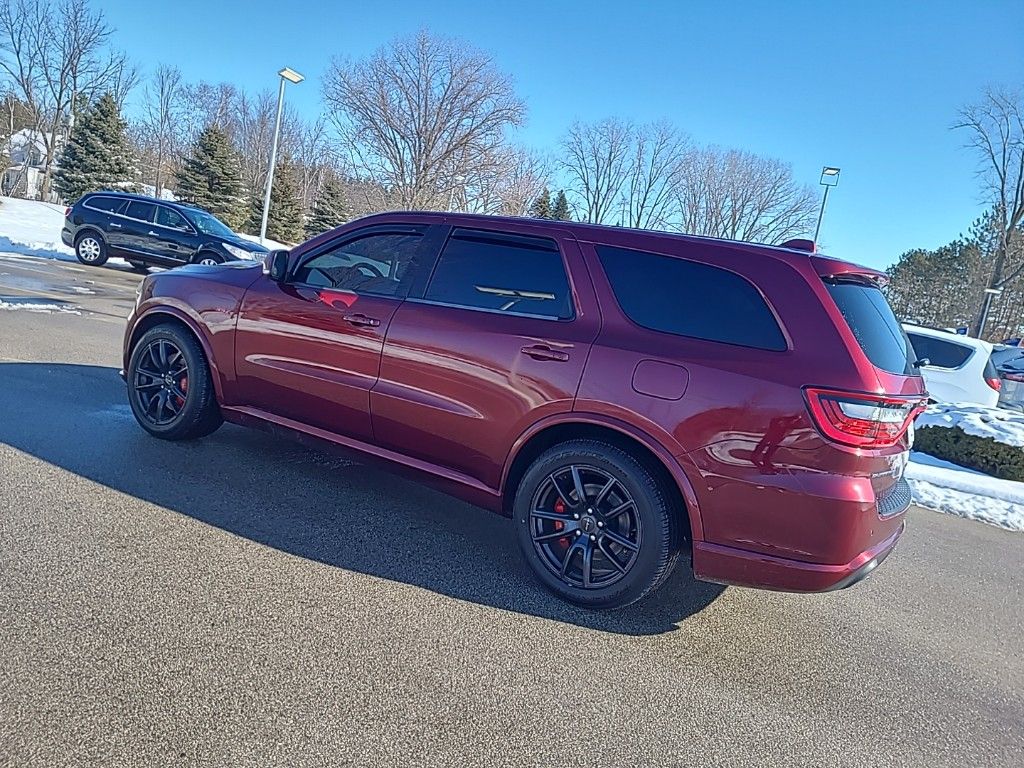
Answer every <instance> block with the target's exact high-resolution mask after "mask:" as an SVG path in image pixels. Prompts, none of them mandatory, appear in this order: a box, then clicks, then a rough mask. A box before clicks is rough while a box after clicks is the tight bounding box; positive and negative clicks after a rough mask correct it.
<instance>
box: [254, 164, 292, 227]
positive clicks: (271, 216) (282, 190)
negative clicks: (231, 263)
mask: <svg viewBox="0 0 1024 768" xmlns="http://www.w3.org/2000/svg"><path fill="white" fill-rule="evenodd" d="M262 221H263V195H253V203H252V223H253V224H254V225H255V226H254V227H253V231H254V232H259V230H260V224H261V223H262ZM267 237H269V238H270V239H271V240H277V241H278V242H281V243H298V242H301V241H302V237H303V230H302V193H301V191H300V190H299V180H298V175H297V173H296V168H295V164H294V163H293V162H292V160H291V158H290V157H287V156H284V157H282V158H281V159H280V160H278V161H277V167H276V168H275V169H274V184H273V186H272V187H271V188H270V211H269V212H268V214H267Z"/></svg>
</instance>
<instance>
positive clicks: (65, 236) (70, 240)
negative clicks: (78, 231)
mask: <svg viewBox="0 0 1024 768" xmlns="http://www.w3.org/2000/svg"><path fill="white" fill-rule="evenodd" d="M60 239H61V242H62V243H64V245H69V246H74V244H75V238H74V235H72V234H71V230H70V229H68V228H67V227H64V228H63V229H62V230H61V231H60Z"/></svg>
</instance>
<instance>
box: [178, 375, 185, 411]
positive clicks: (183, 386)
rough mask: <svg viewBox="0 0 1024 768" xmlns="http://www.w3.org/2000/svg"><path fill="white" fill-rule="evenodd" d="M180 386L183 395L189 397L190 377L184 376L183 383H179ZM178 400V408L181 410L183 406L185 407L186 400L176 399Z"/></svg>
mask: <svg viewBox="0 0 1024 768" xmlns="http://www.w3.org/2000/svg"><path fill="white" fill-rule="evenodd" d="M178 386H179V387H181V392H182V394H186V395H187V394H188V376H182V377H181V381H180V382H179V383H178ZM176 399H177V401H178V407H179V408H181V406H183V405H184V404H185V398H183V397H179V398H176Z"/></svg>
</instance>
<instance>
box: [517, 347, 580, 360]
mask: <svg viewBox="0 0 1024 768" xmlns="http://www.w3.org/2000/svg"><path fill="white" fill-rule="evenodd" d="M520 351H521V352H522V353H523V354H524V355H526V356H527V357H532V358H533V359H534V360H553V361H555V362H559V363H564V362H565V361H566V360H568V359H569V353H568V352H562V351H561V350H559V349H552V348H551V347H549V346H547V345H546V344H537V345H535V346H532V347H523V348H522V350H520Z"/></svg>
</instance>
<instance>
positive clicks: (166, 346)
mask: <svg viewBox="0 0 1024 768" xmlns="http://www.w3.org/2000/svg"><path fill="white" fill-rule="evenodd" d="M188 373H189V372H188V362H187V361H186V360H185V355H184V353H182V351H181V350H180V349H179V348H178V347H177V345H175V344H174V342H172V341H170V340H169V339H155V340H153V341H151V342H149V343H148V344H147V345H146V347H145V348H144V349H143V352H142V356H141V357H140V358H139V361H138V364H137V365H136V366H135V369H134V370H133V371H132V381H131V386H132V387H133V388H134V389H135V393H136V396H137V397H138V401H139V404H140V405H141V406H142V414H143V416H144V417H145V418H146V419H147V420H148V421H149V422H150V423H151V424H152V425H153V426H156V427H165V426H168V425H170V424H172V423H173V422H174V421H175V419H177V418H179V417H180V416H181V413H182V410H183V409H184V408H185V403H186V401H187V400H188V382H189V376H188Z"/></svg>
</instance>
